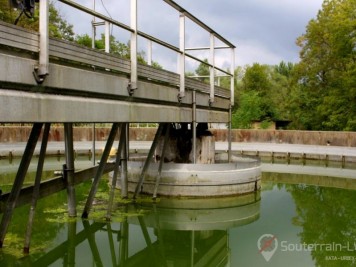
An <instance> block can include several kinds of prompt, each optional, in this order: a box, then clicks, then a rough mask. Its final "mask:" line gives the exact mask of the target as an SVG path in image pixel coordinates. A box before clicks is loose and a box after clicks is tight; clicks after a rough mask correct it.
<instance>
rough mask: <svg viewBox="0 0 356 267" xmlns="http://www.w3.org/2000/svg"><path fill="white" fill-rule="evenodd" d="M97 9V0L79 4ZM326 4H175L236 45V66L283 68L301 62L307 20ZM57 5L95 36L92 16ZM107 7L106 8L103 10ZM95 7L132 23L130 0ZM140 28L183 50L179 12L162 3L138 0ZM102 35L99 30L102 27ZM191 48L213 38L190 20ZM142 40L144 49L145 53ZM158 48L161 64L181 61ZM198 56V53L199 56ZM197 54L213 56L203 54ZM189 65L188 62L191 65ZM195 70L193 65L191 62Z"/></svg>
mask: <svg viewBox="0 0 356 267" xmlns="http://www.w3.org/2000/svg"><path fill="white" fill-rule="evenodd" d="M76 2H78V3H81V4H82V5H85V6H87V7H90V8H92V7H93V0H76ZM322 2H323V0H176V3H178V4H179V5H181V6H182V7H183V8H184V9H186V10H187V11H189V12H190V13H192V14H193V15H194V16H195V17H197V18H198V19H200V20H201V21H203V22H204V23H205V24H207V25H208V26H209V27H210V28H212V29H214V30H215V31H216V32H218V33H219V34H220V35H222V36H223V37H224V38H226V39H227V40H229V41H230V42H231V43H233V44H234V45H236V47H237V49H236V65H239V66H243V65H246V64H253V63H254V62H258V63H262V64H278V63H279V62H280V61H282V60H283V61H291V62H297V61H298V60H299V48H298V47H297V46H296V44H295V41H296V38H297V37H298V36H300V35H301V34H303V33H304V32H305V27H306V25H307V24H308V22H309V21H310V20H311V19H312V18H315V17H316V15H317V13H318V10H319V9H320V8H321V5H322ZM57 4H58V7H59V8H60V12H61V14H62V15H63V16H64V17H65V19H67V20H68V21H69V22H70V23H72V24H73V25H74V30H75V32H76V33H89V34H90V33H91V30H90V20H91V17H90V16H85V15H83V14H82V13H79V12H76V11H73V9H72V8H71V9H68V8H66V7H64V6H63V5H62V4H59V3H58V2H57ZM103 4H104V6H105V8H106V10H105V8H104V7H103ZM96 9H97V10H98V11H100V12H102V13H103V14H105V15H107V14H108V13H109V14H110V16H111V17H113V18H114V19H115V20H118V21H120V22H123V23H125V24H127V25H129V24H130V16H129V14H130V1H129V0H115V1H113V0H111V1H110V0H96ZM138 16H139V19H138V27H139V30H141V31H143V32H147V33H148V34H151V35H153V36H155V37H157V38H161V39H163V40H164V41H166V42H169V43H171V44H173V45H175V46H179V34H178V33H179V31H178V30H179V28H178V21H179V20H178V12H177V11H175V10H173V9H172V8H171V7H170V6H168V5H167V4H166V3H165V2H164V1H162V0H138ZM98 31H100V29H98ZM113 34H114V35H115V37H116V38H117V39H118V40H120V41H123V42H127V41H128V38H129V34H128V33H127V32H124V31H121V30H119V29H117V28H114V30H113ZM186 45H187V46H188V47H197V46H198V47H199V46H208V45H209V35H208V34H207V33H205V32H204V31H202V30H200V29H199V28H198V27H196V26H195V25H194V24H193V23H191V22H190V21H187V22H186ZM146 46H147V45H146V42H145V41H143V40H140V42H139V47H140V49H142V50H145V49H146ZM163 51H164V52H162V48H160V47H158V46H154V47H153V59H154V60H155V61H158V63H160V64H162V65H163V66H164V67H165V68H166V65H167V66H168V65H171V66H172V67H171V68H172V69H174V68H176V67H175V66H173V65H174V64H175V63H174V62H176V57H177V56H176V55H175V54H174V53H171V54H170V53H169V52H168V51H165V50H163ZM195 53H197V52H195ZM197 56H200V57H208V54H203V53H200V54H199V55H198V54H197ZM228 57H229V53H227V52H223V51H221V52H218V53H217V55H216V60H217V61H218V62H219V64H221V67H224V68H225V67H226V66H227V65H228V64H229V61H228V60H225V59H226V58H228ZM189 64H190V63H189V62H188V65H189ZM191 64H192V66H194V64H193V63H191Z"/></svg>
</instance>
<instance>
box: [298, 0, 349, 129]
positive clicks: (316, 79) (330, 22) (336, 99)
mask: <svg viewBox="0 0 356 267" xmlns="http://www.w3.org/2000/svg"><path fill="white" fill-rule="evenodd" d="M355 10H356V2H355V1H354V0H325V1H324V3H323V6H322V10H321V11H320V12H319V13H318V16H317V18H316V19H313V20H311V21H310V22H309V24H308V26H307V30H306V33H305V34H304V35H302V36H301V37H299V38H298V40H297V44H298V45H299V46H300V47H301V52H300V57H301V61H300V63H299V64H298V66H297V72H296V73H297V81H298V86H299V87H300V88H298V89H296V90H297V91H299V92H300V91H301V90H303V91H306V92H304V93H303V94H301V95H298V94H294V97H295V98H296V99H295V102H298V103H299V106H296V108H297V109H298V111H297V113H299V114H302V113H303V112H305V113H308V115H306V116H305V117H304V116H303V117H300V118H301V119H304V120H305V122H304V123H306V128H309V129H313V130H353V131H354V130H356V120H355V115H356V79H355V74H356V31H355V29H356V19H355ZM305 108H309V109H308V110H305ZM300 124H303V122H301V123H300Z"/></svg>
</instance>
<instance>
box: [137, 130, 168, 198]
mask: <svg viewBox="0 0 356 267" xmlns="http://www.w3.org/2000/svg"><path fill="white" fill-rule="evenodd" d="M163 127H164V124H163V123H160V124H159V126H158V129H157V132H156V135H155V137H154V139H153V142H152V145H151V148H150V151H149V152H148V156H147V159H146V161H145V164H144V166H143V168H142V172H141V176H140V179H139V181H138V183H137V186H136V189H135V193H134V196H133V198H136V196H137V195H138V194H139V191H140V189H141V187H142V184H143V181H144V179H145V175H146V171H147V169H148V167H149V166H150V163H151V161H152V157H153V154H154V151H155V149H156V147H157V144H158V139H159V137H160V136H161V135H162V131H163Z"/></svg>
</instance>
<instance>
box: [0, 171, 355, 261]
mask: <svg viewBox="0 0 356 267" xmlns="http://www.w3.org/2000/svg"><path fill="white" fill-rule="evenodd" d="M262 180H263V185H262V193H261V195H262V201H260V195H259V194H251V195H245V196H241V197H238V198H237V197H232V198H218V199H203V200H193V199H178V200H177V199H161V201H160V202H158V203H157V204H153V203H147V201H145V200H142V201H141V202H140V203H136V204H127V205H125V204H123V203H122V202H121V201H119V200H118V199H116V200H115V205H114V210H113V213H112V221H111V222H110V223H107V222H106V221H105V220H103V218H104V217H105V215H106V208H107V205H108V203H107V200H108V199H109V197H108V193H107V192H109V191H110V190H109V186H108V183H107V181H108V180H103V182H102V184H101V185H100V189H99V191H98V193H97V197H96V205H95V206H94V209H93V212H92V213H91V214H90V216H89V217H90V218H92V220H89V221H88V220H84V221H82V220H76V219H75V220H74V221H71V220H70V219H68V217H67V207H66V205H65V203H66V194H65V192H61V193H59V194H55V195H52V196H50V197H47V198H45V199H41V200H40V201H39V203H38V206H37V210H36V216H35V223H34V230H33V237H32V242H31V251H30V255H29V256H26V257H24V255H23V254H22V247H23V237H24V235H25V230H26V227H25V225H24V224H25V222H26V221H27V216H28V207H21V208H19V209H16V211H15V214H14V217H13V220H12V223H11V225H10V227H9V232H8V235H7V239H6V240H5V247H4V248H3V249H2V250H0V266H36V267H37V266H120V267H122V266H266V261H265V259H264V258H263V257H262V256H261V255H259V253H258V248H257V246H256V242H257V240H258V239H259V237H260V236H261V235H263V234H266V233H272V234H276V236H277V238H278V240H279V242H282V241H283V240H286V241H287V242H288V243H289V244H298V245H302V244H307V245H309V244H311V245H313V244H341V245H343V246H350V247H348V248H346V249H341V250H338V251H337V250H327V249H326V247H324V249H318V250H312V251H293V252H283V251H282V250H281V244H280V246H279V248H278V251H276V253H275V255H274V256H273V258H272V259H271V260H270V262H269V263H268V264H269V265H270V266H286V265H288V266H290V267H292V266H301V264H303V265H302V266H355V264H356V263H355V261H352V260H349V259H348V260H347V258H345V259H346V260H343V261H341V260H340V257H347V256H354V254H355V251H356V248H355V247H354V244H355V243H354V242H355V240H356V205H355V203H356V193H355V191H354V190H350V189H356V186H355V184H356V181H355V180H351V179H337V178H330V177H325V176H309V175H297V174H293V175H291V174H289V175H288V174H276V173H270V174H268V173H264V174H263V177H262ZM90 186H91V184H90V182H89V183H86V184H83V185H80V186H78V187H77V188H76V191H77V196H78V203H79V206H80V205H84V202H85V200H86V199H85V196H86V195H87V194H88V191H89V189H90ZM334 187H338V188H334ZM339 188H342V189H339ZM78 209H79V210H81V209H82V207H78ZM95 214H96V216H94V215H95ZM0 216H1V215H0ZM94 218H95V219H94ZM347 249H349V250H347ZM335 257H336V258H337V260H335Z"/></svg>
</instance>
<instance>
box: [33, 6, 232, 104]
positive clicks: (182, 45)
mask: <svg viewBox="0 0 356 267" xmlns="http://www.w3.org/2000/svg"><path fill="white" fill-rule="evenodd" d="M130 1H131V2H130V3H131V6H130V9H131V12H130V18H131V19H130V20H131V22H130V26H128V25H126V24H124V23H121V22H119V21H116V20H114V19H112V18H110V17H107V16H105V15H103V14H101V13H99V12H97V11H95V10H93V9H90V8H88V7H85V6H83V5H80V4H78V3H76V2H74V1H71V0H59V2H62V3H63V4H66V5H68V6H71V7H73V8H75V9H78V10H80V11H82V12H85V13H87V14H89V15H92V16H93V23H92V25H93V27H96V26H98V25H105V51H106V52H110V48H109V47H110V43H109V40H110V30H109V28H110V27H111V26H112V25H114V26H117V27H119V28H121V29H124V30H126V31H129V32H130V34H131V37H130V61H131V74H130V83H129V88H128V89H129V93H130V94H133V93H134V91H135V90H136V89H137V81H138V72H137V69H138V62H137V57H138V48H137V38H138V36H140V37H143V38H144V39H146V40H147V41H148V42H149V45H148V53H147V54H148V65H151V62H152V42H153V43H156V44H159V45H161V46H163V47H166V48H168V49H169V50H171V51H174V52H176V53H177V54H178V71H177V72H178V74H179V77H180V83H179V95H178V99H179V100H181V99H182V98H183V97H184V96H185V90H186V75H185V68H186V59H187V58H190V59H193V60H195V61H197V62H199V63H201V64H204V65H207V66H208V67H209V69H210V75H209V82H210V99H209V102H210V103H213V102H214V97H215V77H217V75H216V72H217V71H218V72H220V73H223V75H219V77H221V76H225V77H230V101H231V102H230V103H231V105H233V104H234V68H235V46H234V45H233V44H232V43H230V42H229V41H228V40H226V39H225V38H224V37H222V36H221V35H220V34H218V33H217V32H215V31H214V30H213V29H211V28H210V27H208V26H207V25H206V24H205V23H203V22H202V21H200V20H199V19H198V18H196V17H195V16H193V15H192V14H191V13H189V12H188V11H187V10H185V9H184V8H182V7H181V6H179V5H178V4H177V3H175V2H174V1H171V0H163V1H164V2H165V3H167V4H168V5H169V6H171V7H172V8H174V9H175V10H177V11H178V12H179V47H176V46H174V45H172V44H170V43H167V42H164V41H162V40H160V39H158V38H155V37H154V36H152V35H149V34H147V33H144V32H142V31H140V30H139V29H138V27H137V19H138V18H137V16H138V12H137V0H130ZM48 16H49V4H48V1H43V0H41V1H40V44H39V47H40V55H39V66H38V68H37V69H36V73H37V81H38V82H39V83H41V82H42V81H43V80H44V79H45V77H46V75H47V74H48V66H49V52H48V51H49V36H48V27H49V26H48V25H49V21H48ZM95 18H97V19H100V20H102V22H95ZM186 19H189V20H191V21H192V22H194V23H195V24H196V25H198V26H199V27H200V28H201V29H203V30H205V31H206V32H208V33H209V35H210V46H209V47H189V48H188V47H186ZM216 39H217V40H219V41H220V42H222V43H223V44H224V45H223V46H216V45H215V43H216V42H215V41H216ZM217 49H229V50H230V51H231V54H230V55H231V58H230V63H231V64H230V70H229V71H226V70H224V69H222V68H219V67H218V66H216V62H215V50H217ZM203 50H208V51H209V60H208V62H206V61H204V60H203V59H200V58H198V57H196V56H193V55H192V54H190V53H189V51H203Z"/></svg>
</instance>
